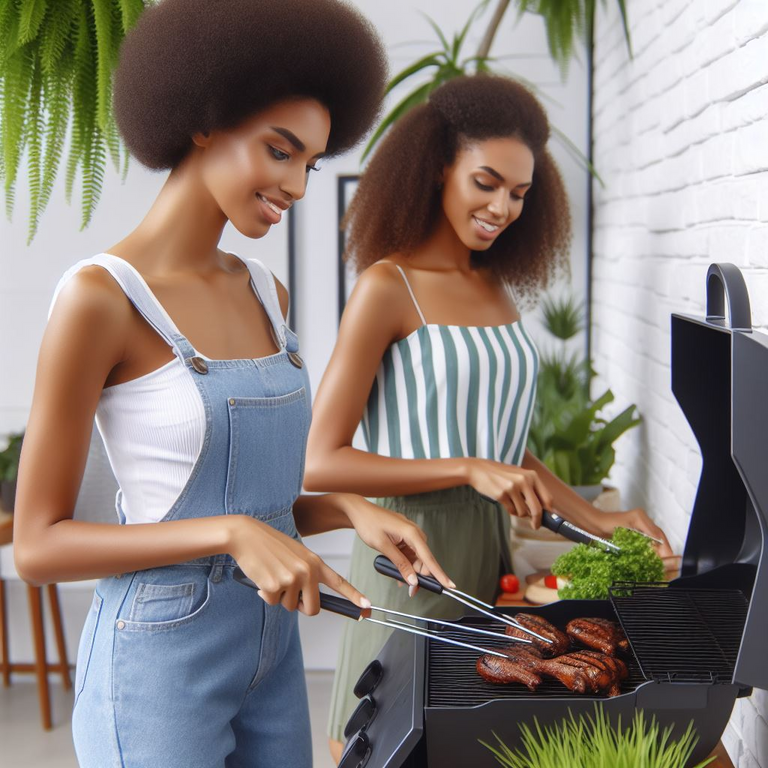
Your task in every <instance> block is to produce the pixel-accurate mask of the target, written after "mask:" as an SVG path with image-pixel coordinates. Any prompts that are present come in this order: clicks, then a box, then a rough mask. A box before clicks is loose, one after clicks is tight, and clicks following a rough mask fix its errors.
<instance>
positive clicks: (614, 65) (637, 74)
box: [593, 0, 768, 768]
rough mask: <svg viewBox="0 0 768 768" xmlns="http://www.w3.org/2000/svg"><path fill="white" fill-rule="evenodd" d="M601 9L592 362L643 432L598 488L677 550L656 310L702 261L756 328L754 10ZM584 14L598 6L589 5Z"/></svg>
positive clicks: (736, 743)
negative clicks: (653, 525)
mask: <svg viewBox="0 0 768 768" xmlns="http://www.w3.org/2000/svg"><path fill="white" fill-rule="evenodd" d="M616 5H617V4H616V3H611V2H609V3H608V4H607V6H608V10H607V11H605V10H603V9H602V8H601V12H600V13H599V14H598V22H597V32H596V46H595V79H594V139H595V162H596V165H597V168H598V170H599V172H600V174H601V176H602V177H603V179H604V180H605V182H606V187H605V189H601V188H600V187H599V186H598V185H596V186H595V195H596V196H595V218H594V227H595V239H594V263H593V270H594V271H593V292H594V293H593V301H594V304H593V322H594V325H593V356H594V364H595V368H596V369H597V370H598V372H599V373H600V375H601V378H602V382H601V383H607V384H609V385H610V386H611V388H612V389H613V391H614V392H615V394H616V396H617V401H618V402H619V403H629V402H634V403H637V405H638V407H639V408H640V411H641V413H642V415H643V417H644V421H643V424H642V425H641V427H640V428H639V429H637V430H635V431H634V432H633V433H631V434H630V435H628V436H627V437H626V438H624V440H623V442H622V443H621V450H620V452H619V454H620V455H619V462H618V463H617V466H616V467H615V469H614V472H613V474H612V480H613V481H614V482H615V483H616V484H617V485H618V486H619V487H620V488H621V489H622V491H623V493H624V494H625V499H626V500H627V501H628V502H629V503H631V504H633V505H634V504H637V505H640V506H644V507H645V508H646V509H648V510H649V511H650V512H651V513H652V514H653V515H654V516H655V517H656V518H657V519H659V520H660V521H661V523H662V525H663V526H664V528H665V530H666V531H667V532H668V535H669V536H670V539H671V540H672V543H673V546H674V547H675V548H676V549H677V550H681V549H682V545H683V542H684V540H685V535H686V531H687V526H688V514H689V510H690V508H691V506H692V503H693V498H694V492H695V488H696V484H697V482H698V475H699V471H700V467H701V462H700V458H699V454H698V450H697V448H696V445H695V442H694V440H693V437H692V434H691V431H690V429H689V427H688V425H687V423H686V421H685V419H684V418H683V416H682V414H681V412H680V410H679V408H678V406H677V404H676V402H675V401H674V399H673V397H672V393H671V390H670V386H669V315H670V313H671V312H673V311H683V312H691V313H695V314H702V313H703V310H704V279H705V275H706V270H707V267H708V265H709V264H710V263H711V262H713V261H730V262H733V263H735V264H737V265H739V266H740V267H741V268H742V270H743V272H744V275H745V278H746V280H747V285H748V288H749V291H750V296H751V299H752V312H753V322H754V324H755V325H756V326H761V327H763V328H765V327H766V326H768V2H766V0H630V2H628V3H627V5H628V13H629V20H630V25H631V34H632V42H633V46H634V53H635V56H634V59H633V60H631V61H630V60H629V58H628V56H627V51H626V45H625V43H624V40H623V33H622V28H621V22H620V19H619V16H618V12H617V11H616V10H615V7H616ZM598 6H600V4H598ZM767 720H768V693H766V692H765V691H755V693H754V694H753V696H752V697H751V698H749V699H741V700H739V701H738V702H737V704H736V708H735V710H734V714H733V717H732V718H731V722H730V725H729V726H728V729H727V731H726V733H725V734H724V736H723V741H724V743H725V745H726V748H727V750H728V753H729V754H730V756H731V759H732V760H733V762H734V765H736V766H738V767H739V768H747V767H749V768H753V767H756V766H760V767H761V768H768V723H767V722H766V721H767Z"/></svg>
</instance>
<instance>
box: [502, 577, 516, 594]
mask: <svg viewBox="0 0 768 768" xmlns="http://www.w3.org/2000/svg"><path fill="white" fill-rule="evenodd" d="M500 583H501V591H502V592H509V593H511V594H514V593H515V592H519V591H520V579H518V578H517V576H515V574H514V573H505V574H504V575H503V576H502V577H501V582H500Z"/></svg>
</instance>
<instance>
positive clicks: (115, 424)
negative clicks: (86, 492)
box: [48, 253, 282, 524]
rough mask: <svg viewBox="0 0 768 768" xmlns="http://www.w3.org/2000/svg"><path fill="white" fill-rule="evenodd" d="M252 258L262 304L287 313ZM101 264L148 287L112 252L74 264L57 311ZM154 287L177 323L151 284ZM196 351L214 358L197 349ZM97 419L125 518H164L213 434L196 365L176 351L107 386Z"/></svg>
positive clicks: (142, 520) (117, 277)
mask: <svg viewBox="0 0 768 768" xmlns="http://www.w3.org/2000/svg"><path fill="white" fill-rule="evenodd" d="M248 261H249V262H250V263H251V264H254V265H256V266H257V267H259V269H258V270H254V272H256V273H257V275H256V276H257V277H258V276H260V277H262V278H263V279H261V280H258V283H259V284H258V285H257V284H255V283H253V287H254V290H255V292H256V295H257V297H258V298H259V300H260V301H261V303H262V304H264V302H265V301H267V302H270V303H272V304H276V307H275V306H273V307H272V310H273V312H274V311H275V310H276V311H277V312H278V313H279V316H280V317H282V312H281V310H280V304H279V300H278V298H277V290H276V289H275V283H274V278H273V276H272V273H271V272H270V271H269V270H268V269H267V268H266V267H265V266H264V265H263V264H262V263H261V262H260V261H258V260H256V259H249V260H248ZM94 265H97V266H101V267H103V268H104V269H106V270H107V271H108V272H109V273H110V274H111V275H112V276H113V277H114V278H115V280H116V281H117V282H118V284H120V285H121V286H122V285H123V284H124V283H123V279H122V278H121V275H125V274H126V271H127V272H128V273H129V274H131V275H132V276H135V278H137V279H138V280H140V281H141V283H143V284H144V285H145V286H146V282H145V281H144V278H142V277H141V275H140V274H139V272H138V271H137V270H136V269H135V268H134V267H133V266H131V265H130V264H129V263H128V262H127V261H125V260H124V259H120V258H118V257H117V256H113V255H111V254H106V253H102V254H99V255H98V256H94V257H92V258H90V259H83V260H82V261H79V262H77V264H75V265H73V266H72V267H70V268H69V269H68V270H67V271H66V272H65V273H64V276H63V277H62V278H61V280H60V281H59V284H58V285H57V286H56V290H55V292H54V295H53V300H52V301H51V309H50V310H49V313H48V315H49V317H50V313H51V311H52V310H53V306H54V304H55V303H56V298H57V297H58V295H59V292H60V291H61V289H62V288H63V287H64V285H65V283H66V282H67V281H68V280H69V279H70V278H71V277H72V275H74V274H76V273H77V272H79V271H80V270H81V269H82V268H83V267H89V266H94ZM253 276H254V275H253V272H252V277H253ZM147 291H148V292H149V295H150V296H152V298H153V300H154V302H155V303H156V304H157V306H158V308H159V309H160V310H161V312H162V314H163V315H165V317H166V318H167V319H168V321H169V322H170V324H171V327H173V328H174V329H175V327H176V326H175V324H174V323H173V321H172V320H171V319H170V318H169V317H168V315H167V313H166V312H165V310H164V309H163V307H162V305H161V304H160V303H159V302H158V301H157V299H156V298H155V297H154V295H153V294H152V293H151V291H150V290H149V287H148V286H147ZM265 308H266V306H265ZM267 311H269V310H268V309H267ZM195 354H196V355H197V356H198V357H202V358H203V359H204V360H208V359H210V358H207V357H205V355H202V354H200V352H198V351H197V350H195ZM96 426H97V427H98V430H99V432H100V433H101V437H102V440H103V441H104V448H105V449H106V452H107V456H108V457H109V462H110V464H111V466H112V471H113V472H114V475H115V478H116V479H117V482H118V485H119V486H120V489H121V490H120V493H121V499H120V506H121V509H122V511H123V514H124V515H125V522H126V523H127V524H130V523H154V522H158V521H159V520H162V518H163V517H165V515H166V513H167V512H168V510H169V509H170V508H171V507H172V506H173V504H174V502H175V501H176V499H177V498H178V496H179V494H180V493H181V491H182V490H183V489H184V486H185V485H186V484H187V481H188V479H189V476H190V475H191V474H192V469H193V467H194V465H195V462H196V461H197V458H198V456H199V455H200V451H201V449H202V446H203V438H204V436H205V409H204V408H203V403H202V400H201V399H200V393H199V392H198V390H197V387H196V386H195V384H194V382H193V381H192V377H191V376H190V375H189V371H187V370H186V368H185V366H184V364H183V363H182V362H181V360H180V359H179V358H178V357H177V356H175V355H174V358H173V360H171V361H169V362H168V363H166V364H165V365H163V366H161V367H160V368H157V369H156V370H154V371H151V372H150V373H147V374H145V375H144V376H139V378H137V379H132V380H131V381H126V382H123V383H122V384H115V385H113V386H111V387H107V388H105V389H104V390H102V393H101V397H100V398H99V403H98V405H97V407H96ZM221 512H222V514H223V513H224V510H222V511H221Z"/></svg>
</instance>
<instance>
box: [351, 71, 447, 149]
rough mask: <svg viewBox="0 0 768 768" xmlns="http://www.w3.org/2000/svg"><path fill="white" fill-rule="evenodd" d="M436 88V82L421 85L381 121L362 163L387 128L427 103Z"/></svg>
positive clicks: (367, 147)
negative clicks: (411, 110) (415, 108)
mask: <svg viewBox="0 0 768 768" xmlns="http://www.w3.org/2000/svg"><path fill="white" fill-rule="evenodd" d="M435 87H436V86H435V81H434V80H430V81H429V82H428V83H424V85H420V86H419V87H418V88H417V89H416V90H415V91H412V92H411V93H409V94H408V95H407V96H406V97H405V98H404V99H402V100H401V101H400V102H399V103H398V104H397V105H396V106H395V107H394V108H393V109H392V111H391V112H390V113H389V114H388V115H387V116H386V117H385V118H384V119H383V120H382V121H381V124H380V125H379V127H378V128H377V129H376V131H375V132H374V134H373V136H371V139H370V141H369V142H368V144H367V146H366V147H365V150H364V151H363V156H362V159H361V162H362V161H364V160H365V158H366V157H368V154H369V153H370V151H371V150H372V149H373V147H374V146H375V144H376V142H377V141H378V140H379V139H380V138H381V136H382V135H383V134H384V132H385V131H386V130H387V128H389V126H390V125H393V124H394V123H395V122H397V121H398V120H399V119H400V118H401V117H402V116H403V115H404V114H405V113H406V112H408V110H410V109H412V108H413V107H415V106H416V105H417V104H421V103H422V102H424V101H426V100H427V97H428V96H429V94H430V93H431V92H432V90H433V89H434V88H435Z"/></svg>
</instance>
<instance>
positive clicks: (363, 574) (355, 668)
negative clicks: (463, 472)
mask: <svg viewBox="0 0 768 768" xmlns="http://www.w3.org/2000/svg"><path fill="white" fill-rule="evenodd" d="M374 501H375V502H376V503H377V504H379V505H380V506H382V507H386V508H387V509H391V510H394V511H395V512H400V513H401V514H404V515H405V516H406V517H408V518H410V519H411V520H413V521H414V522H415V523H416V524H417V525H419V526H420V527H421V528H422V529H423V530H424V532H425V533H426V534H427V543H428V544H429V547H430V549H431V550H432V552H433V553H434V555H435V557H436V558H437V560H438V562H439V563H440V564H441V565H442V566H443V568H444V569H445V571H446V573H447V574H448V576H450V578H452V579H453V581H454V582H455V583H456V586H457V587H458V588H459V589H460V590H462V592H467V593H469V594H471V595H474V596H475V597H479V598H480V599H481V600H483V601H485V602H491V603H492V602H493V601H494V599H495V597H496V596H497V594H498V584H499V574H500V573H503V572H507V571H511V560H510V555H509V515H508V513H507V512H506V511H505V510H504V509H503V508H502V507H500V506H498V505H496V504H494V503H492V502H490V501H487V500H486V499H484V498H483V497H481V496H480V495H479V494H478V493H477V492H476V491H475V490H474V489H473V488H471V487H469V486H462V487H459V488H449V489H447V490H444V491H434V492H431V493H421V494H417V495H414V496H398V497H394V498H385V499H374ZM377 554H378V553H377V552H376V551H375V550H373V549H370V548H369V547H367V546H366V545H365V544H363V542H362V541H361V540H360V539H359V538H356V539H355V543H354V545H353V547H352V561H351V564H350V570H349V581H350V582H351V583H352V584H354V586H355V587H357V589H359V590H360V591H361V592H362V593H363V594H364V595H365V596H366V597H367V598H368V599H369V600H370V601H371V602H372V603H373V605H378V606H380V607H382V608H392V609H394V610H396V611H403V612H405V613H412V614H417V615H419V616H433V617H435V618H449V619H455V618H458V617H459V616H462V615H463V614H464V613H465V612H466V611H467V609H466V608H464V606H462V605H461V604H460V603H458V602H456V601H455V600H452V599H451V598H448V597H443V596H441V595H436V594H434V593H433V592H427V591H426V590H419V592H417V594H416V595H414V596H413V597H412V598H409V597H408V588H407V587H406V586H402V585H400V583H399V582H397V581H395V580H394V579H390V578H387V577H386V576H382V575H380V574H378V573H377V572H376V571H375V570H374V568H373V561H374V558H375V557H376V555H377ZM376 618H383V615H382V616H377V617H376ZM390 634H391V630H387V629H385V628H384V627H381V626H377V625H376V624H371V623H369V622H359V623H358V622H352V621H348V622H345V625H344V630H343V634H342V638H341V644H340V646H339V657H338V661H337V664H336V677H335V678H334V681H333V693H332V695H331V704H330V717H329V723H328V735H329V736H330V738H332V739H336V740H337V741H343V740H344V736H343V731H344V726H345V725H346V723H347V720H348V719H349V717H350V715H351V714H352V712H353V711H354V709H355V706H356V705H357V701H358V700H357V698H355V695H354V693H353V692H352V689H353V687H354V685H355V683H356V682H357V679H358V677H359V676H360V674H361V672H362V671H363V669H365V667H366V665H367V664H368V663H369V662H370V661H372V660H373V659H374V658H376V656H377V654H378V652H379V650H380V649H381V647H382V645H384V643H385V642H386V640H387V638H388V637H389V635H390Z"/></svg>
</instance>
